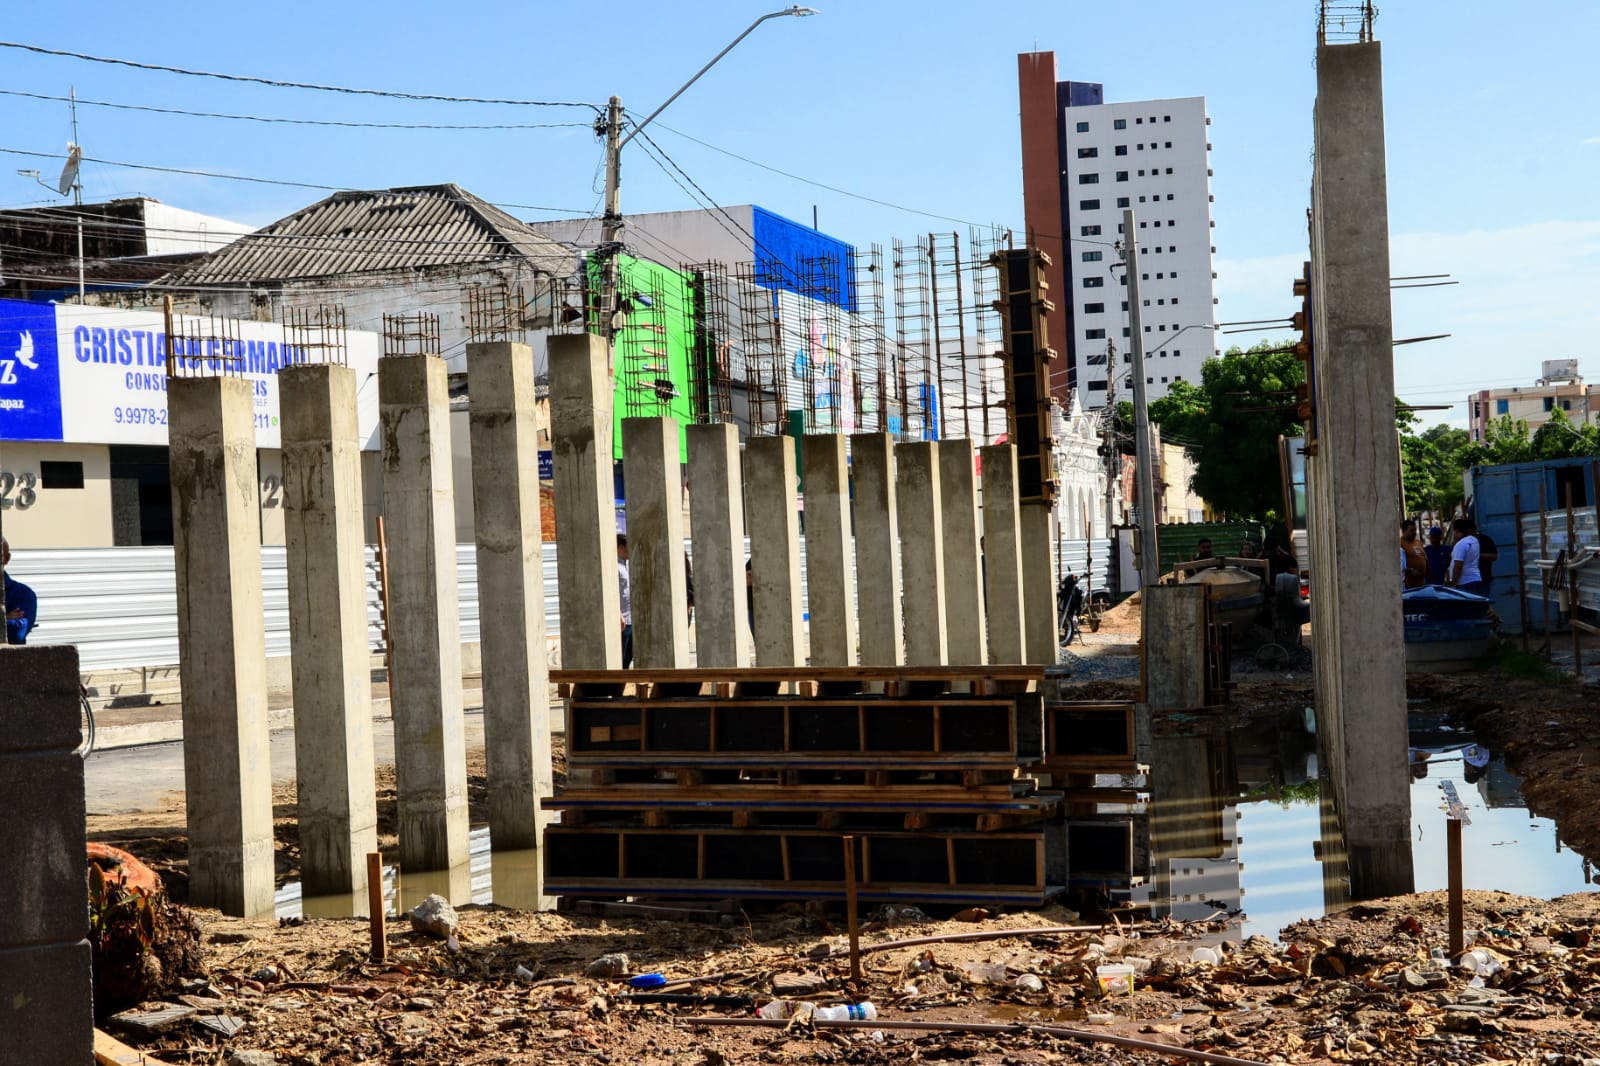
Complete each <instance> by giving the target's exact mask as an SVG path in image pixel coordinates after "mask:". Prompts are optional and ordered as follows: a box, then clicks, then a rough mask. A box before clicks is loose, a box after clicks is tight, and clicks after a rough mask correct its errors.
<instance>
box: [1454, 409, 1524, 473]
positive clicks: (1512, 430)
mask: <svg viewBox="0 0 1600 1066" xmlns="http://www.w3.org/2000/svg"><path fill="white" fill-rule="evenodd" d="M1533 457H1534V456H1533V442H1532V441H1531V440H1529V439H1528V423H1526V422H1524V421H1522V419H1520V418H1512V417H1511V416H1510V415H1501V416H1500V417H1499V418H1494V419H1490V420H1489V421H1488V422H1486V423H1484V427H1483V440H1481V441H1476V442H1474V443H1473V444H1471V445H1470V446H1468V447H1467V448H1466V449H1464V450H1463V451H1462V453H1461V458H1462V459H1464V460H1465V461H1466V463H1465V466H1464V467H1463V469H1465V468H1466V466H1499V465H1500V464H1502V463H1526V462H1527V461H1529V460H1530V459H1532V458H1533Z"/></svg>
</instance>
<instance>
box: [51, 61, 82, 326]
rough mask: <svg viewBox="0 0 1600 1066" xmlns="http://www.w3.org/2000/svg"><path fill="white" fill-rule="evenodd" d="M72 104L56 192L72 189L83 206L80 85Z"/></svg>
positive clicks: (73, 91) (74, 201)
mask: <svg viewBox="0 0 1600 1066" xmlns="http://www.w3.org/2000/svg"><path fill="white" fill-rule="evenodd" d="M69 98H70V100H71V106H72V140H70V141H68V142H67V165H66V166H64V167H62V168H61V179H60V180H59V181H57V182H56V192H58V193H60V194H61V195H62V196H65V195H67V190H69V189H70V190H72V206H74V207H77V208H80V209H81V208H82V207H83V180H82V176H81V174H80V170H81V169H82V165H83V146H82V145H81V144H79V143H78V87H77V86H76V85H74V86H72V87H71V90H70V96H69ZM73 213H74V214H75V215H77V216H78V303H79V304H82V303H83V211H82V210H78V211H75V212H73Z"/></svg>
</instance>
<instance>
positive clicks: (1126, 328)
mask: <svg viewBox="0 0 1600 1066" xmlns="http://www.w3.org/2000/svg"><path fill="white" fill-rule="evenodd" d="M1122 335H1123V336H1124V337H1127V336H1130V335H1131V334H1129V332H1128V327H1127V326H1123V327H1122ZM1123 361H1124V362H1126V361H1127V360H1123Z"/></svg>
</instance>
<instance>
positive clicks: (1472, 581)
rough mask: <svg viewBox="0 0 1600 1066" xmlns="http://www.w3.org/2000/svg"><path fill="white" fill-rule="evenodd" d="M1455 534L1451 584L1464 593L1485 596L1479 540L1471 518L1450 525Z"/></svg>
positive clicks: (1451, 560)
mask: <svg viewBox="0 0 1600 1066" xmlns="http://www.w3.org/2000/svg"><path fill="white" fill-rule="evenodd" d="M1450 528H1451V530H1452V531H1453V532H1454V533H1455V547H1453V548H1451V549H1450V584H1452V585H1454V586H1455V587H1456V588H1458V589H1460V590H1461V591H1462V592H1470V593H1472V594H1473V595H1475V596H1482V595H1483V594H1484V586H1483V574H1482V572H1481V571H1480V570H1479V569H1478V555H1479V550H1478V538H1477V537H1476V536H1474V535H1473V534H1474V533H1475V532H1476V527H1475V526H1474V525H1473V523H1472V519H1470V518H1458V519H1456V520H1455V521H1454V522H1451V523H1450Z"/></svg>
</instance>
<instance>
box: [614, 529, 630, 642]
mask: <svg viewBox="0 0 1600 1066" xmlns="http://www.w3.org/2000/svg"><path fill="white" fill-rule="evenodd" d="M617 594H618V599H619V600H620V602H621V604H622V668H623V669H624V670H626V669H627V668H628V667H630V666H632V665H633V596H632V595H631V594H630V592H629V588H628V535H627V534H626V533H618V534H617Z"/></svg>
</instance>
